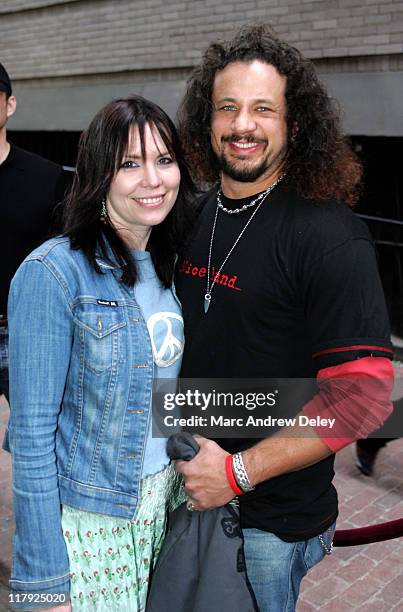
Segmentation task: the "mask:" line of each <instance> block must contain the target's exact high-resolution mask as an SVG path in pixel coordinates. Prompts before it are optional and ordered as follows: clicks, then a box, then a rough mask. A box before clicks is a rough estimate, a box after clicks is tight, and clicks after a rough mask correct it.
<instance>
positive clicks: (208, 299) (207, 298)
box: [204, 174, 284, 313]
mask: <svg viewBox="0 0 403 612" xmlns="http://www.w3.org/2000/svg"><path fill="white" fill-rule="evenodd" d="M283 176H284V174H282V175H281V176H279V178H278V179H277V180H276V181H274V183H273V184H272V185H270V187H269V188H268V189H266V191H264V192H263V193H262V194H260V196H259V197H258V198H256V200H254V201H253V204H256V203H257V201H258V200H259V199H260V202H259V204H258V205H257V206H256V208H255V210H254V211H253V213H252V214H251V216H250V217H249V219H248V220H247V222H246V223H245V226H244V227H243V229H242V230H241V232H240V233H239V235H238V238H237V239H236V240H235V242H234V244H233V245H232V247H231V248H230V250H229V251H228V253H227V255H226V256H225V258H224V261H223V262H222V264H221V266H220V268H219V270H218V272H215V274H214V278H213V280H212V281H211V284H210V269H211V253H212V251H213V242H214V235H215V228H216V225H217V217H218V211H219V209H220V206H219V200H218V193H220V191H221V190H220V191H219V192H218V193H217V208H216V211H215V217H214V223H213V229H212V231H211V238H210V248H209V254H208V265H207V286H206V294H205V296H204V312H205V313H207V311H208V309H209V308H210V302H211V293H212V291H213V288H214V284H215V282H216V278H218V277H219V275H220V272H221V270H222V269H223V267H224V266H225V264H226V263H227V261H228V259H229V257H230V255H231V253H232V251H233V250H234V249H235V247H236V245H237V244H238V242H239V241H240V239H241V238H242V236H243V235H244V233H245V231H246V228H247V227H248V225H249V223H250V222H251V221H252V219H253V217H254V216H255V215H256V213H257V211H258V210H259V208H260V207H261V205H262V204H263V202H264V201H265V199H266V198H267V196H268V195H269V193H271V192H272V191H273V189H274V188H275V187H276V185H278V184H279V182H280V181H281V179H282V178H283ZM251 205H252V203H251V204H249V206H251ZM241 210H244V207H242V208H240V209H236V211H235V212H241ZM226 212H227V211H226Z"/></svg>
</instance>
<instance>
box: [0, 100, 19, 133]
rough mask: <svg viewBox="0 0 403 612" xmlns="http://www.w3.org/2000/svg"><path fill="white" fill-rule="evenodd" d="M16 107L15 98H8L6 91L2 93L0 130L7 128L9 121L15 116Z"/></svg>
mask: <svg viewBox="0 0 403 612" xmlns="http://www.w3.org/2000/svg"><path fill="white" fill-rule="evenodd" d="M15 106H16V102H15V97H14V96H10V97H9V98H7V96H6V94H5V93H4V91H0V130H2V129H3V128H4V127H5V125H6V123H7V119H8V118H9V117H11V115H13V114H14V112H15Z"/></svg>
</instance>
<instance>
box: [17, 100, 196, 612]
mask: <svg viewBox="0 0 403 612" xmlns="http://www.w3.org/2000/svg"><path fill="white" fill-rule="evenodd" d="M191 191H192V183H191V179H190V177H189V173H188V170H187V168H186V166H185V164H184V162H183V160H182V157H181V150H180V144H179V141H178V138H177V134H176V131H175V127H174V126H173V124H172V122H171V121H170V119H169V118H168V116H167V115H166V114H165V113H164V112H163V111H162V110H161V109H160V108H159V107H158V106H156V105H155V104H153V103H151V102H148V101H147V100H144V99H143V98H141V97H139V96H134V95H133V96H131V97H129V98H127V99H122V100H116V101H113V102H111V103H110V104H108V105H107V106H106V107H104V108H103V109H102V110H101V111H100V112H99V113H98V114H97V115H96V117H95V118H94V120H93V121H92V123H91V125H90V127H89V128H88V130H87V131H86V132H85V133H84V134H83V136H82V138H81V141H80V147H79V154H78V160H77V170H76V175H75V179H74V183H73V186H72V190H71V192H70V194H69V196H68V198H67V202H66V207H65V221H64V234H63V236H62V237H58V238H55V239H52V240H49V241H48V242H46V243H45V244H43V245H42V246H41V247H39V248H38V249H37V250H35V251H34V252H33V253H32V254H31V255H30V256H29V257H27V259H26V260H25V261H24V262H23V264H22V265H21V267H20V268H19V270H18V272H17V274H16V276H15V277H14V280H13V283H12V288H11V292H10V299H9V312H10V387H11V418H10V428H9V433H10V446H11V450H12V454H13V479H14V496H15V497H14V508H15V517H16V535H15V543H14V559H13V569H12V578H11V581H10V583H11V587H12V595H11V599H12V605H13V607H15V608H17V609H42V608H45V607H46V605H48V606H52V608H51V609H53V607H55V608H57V610H58V612H62V611H64V610H71V609H72V610H73V611H74V610H77V609H80V610H86V609H92V610H94V609H95V610H104V609H107V610H119V611H122V610H130V612H135V611H136V610H138V611H140V610H144V608H145V600H146V595H147V587H148V579H149V574H150V572H151V571H152V568H153V566H154V564H155V561H156V558H157V555H158V551H159V546H160V544H161V541H162V538H163V534H164V528H165V516H166V512H167V509H172V508H173V507H175V506H176V505H178V504H179V503H181V502H182V501H183V492H182V489H181V487H180V484H179V482H178V478H177V477H175V476H174V472H173V470H172V469H171V468H170V467H169V466H168V457H167V455H166V452H165V441H164V440H162V439H152V437H151V414H150V405H151V395H152V384H153V379H154V378H157V377H163V378H169V377H173V378H174V377H176V376H177V374H178V371H179V368H180V362H181V355H182V350H183V321H182V318H181V313H180V305H179V303H178V301H177V299H176V297H175V294H174V292H173V288H172V276H173V269H174V263H175V255H176V250H177V247H178V245H179V244H180V243H181V241H182V240H183V238H184V235H185V233H186V231H187V228H188V225H189V223H190V221H191V211H190V207H189V204H187V201H189V196H190V195H191ZM70 577H71V581H70ZM70 582H71V585H70ZM70 586H71V592H70ZM69 599H70V603H69ZM44 604H46V605H44ZM58 604H61V605H58ZM47 609H49V608H47Z"/></svg>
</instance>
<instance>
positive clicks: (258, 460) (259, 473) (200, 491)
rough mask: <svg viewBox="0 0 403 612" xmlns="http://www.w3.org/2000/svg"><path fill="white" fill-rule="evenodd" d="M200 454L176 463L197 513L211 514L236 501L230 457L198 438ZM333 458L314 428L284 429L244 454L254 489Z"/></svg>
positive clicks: (297, 426)
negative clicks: (229, 474)
mask: <svg viewBox="0 0 403 612" xmlns="http://www.w3.org/2000/svg"><path fill="white" fill-rule="evenodd" d="M197 442H198V444H199V446H200V450H199V452H198V454H197V455H196V457H195V458H194V459H192V461H189V462H187V461H177V462H176V469H177V471H178V472H180V473H181V474H183V476H184V478H185V483H186V484H185V490H186V493H187V495H188V497H189V498H190V499H191V500H192V501H193V503H194V505H195V509H196V510H209V509H211V508H217V507H219V506H223V505H224V504H226V503H228V502H229V501H230V500H231V499H233V498H234V497H235V494H234V492H233V490H232V488H231V487H230V485H229V482H228V479H227V476H226V471H225V459H226V457H227V455H228V454H229V453H227V451H225V450H224V449H222V448H221V447H220V446H219V445H218V444H216V442H213V441H212V440H207V439H206V438H202V437H198V438H197ZM330 454H332V451H331V450H330V449H329V447H328V446H327V445H326V444H325V443H324V442H322V440H321V439H320V438H319V436H318V435H317V434H316V432H315V431H314V429H313V428H312V427H309V426H307V427H305V426H304V427H301V426H299V425H295V426H293V427H284V428H282V429H281V430H279V431H278V432H276V433H275V434H274V435H273V436H271V437H270V438H266V439H265V440H262V441H261V442H258V444H256V445H255V446H253V447H252V448H249V449H248V450H246V451H243V452H242V457H243V460H244V465H245V469H246V471H247V474H248V476H249V480H250V482H251V484H252V485H256V484H258V483H260V482H263V481H265V480H268V479H270V478H274V477H275V476H280V475H281V474H285V473H286V472H292V471H295V470H299V469H302V468H304V467H307V466H309V465H312V464H313V463H316V462H318V461H320V460H321V459H324V458H325V457H327V456H329V455H330Z"/></svg>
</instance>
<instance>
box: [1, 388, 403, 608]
mask: <svg viewBox="0 0 403 612" xmlns="http://www.w3.org/2000/svg"><path fill="white" fill-rule="evenodd" d="M6 421H7V406H6V403H5V401H4V398H2V399H0V439H2V438H3V432H4V428H5V424H6ZM335 484H336V487H337V489H338V492H339V500H340V517H339V521H338V528H339V529H350V528H354V527H363V526H365V525H369V524H373V523H381V522H384V521H390V520H394V519H397V518H402V517H403V439H401V440H396V441H394V442H392V443H391V444H389V445H388V446H387V447H386V448H385V449H383V450H382V451H381V452H380V455H379V459H378V462H377V465H376V473H375V476H374V477H373V478H368V477H366V476H363V475H361V474H360V472H359V471H358V470H357V469H356V468H355V466H354V462H353V459H352V453H351V449H350V448H346V449H345V450H343V451H341V452H340V453H339V454H338V456H337V459H336V477H335ZM12 529H13V520H12V512H11V492H10V459H9V456H8V455H7V453H5V452H4V451H2V450H0V612H6V611H7V609H8V608H7V601H8V591H7V579H8V573H9V568H10V557H11V536H12ZM313 610H321V612H350V611H353V610H354V611H362V612H364V611H365V612H391V611H392V610H394V611H396V612H397V611H401V610H403V538H399V539H395V540H389V541H387V542H379V543H376V544H369V545H367V546H351V547H348V548H336V549H335V550H334V552H333V554H332V555H331V556H330V557H327V558H326V559H324V561H322V563H320V564H319V565H318V566H317V567H316V568H315V569H313V570H312V571H311V572H310V573H309V575H308V577H307V578H305V579H304V581H303V583H302V593H301V597H300V601H299V603H298V606H297V612H312V611H313ZM95 612H96V611H95ZM167 612H168V611H167ZM169 612H174V611H169ZM189 612H191V611H190V610H189ZM240 612H242V610H241V611H240Z"/></svg>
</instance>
